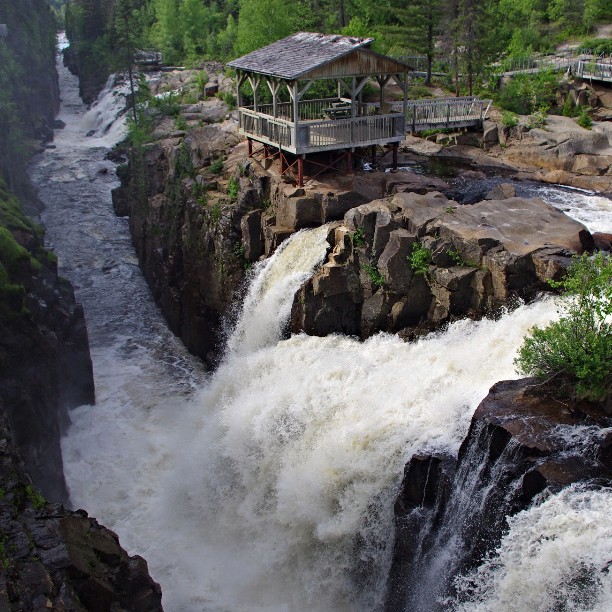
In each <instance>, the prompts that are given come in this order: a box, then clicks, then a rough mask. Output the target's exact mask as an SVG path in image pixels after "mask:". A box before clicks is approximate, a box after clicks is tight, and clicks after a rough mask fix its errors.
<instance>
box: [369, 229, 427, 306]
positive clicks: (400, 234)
mask: <svg viewBox="0 0 612 612" xmlns="http://www.w3.org/2000/svg"><path fill="white" fill-rule="evenodd" d="M416 242H417V238H416V236H414V235H413V234H411V233H410V232H409V231H408V230H405V229H398V230H394V231H392V232H391V233H390V235H389V241H388V242H387V245H386V246H385V250H384V251H383V253H382V255H381V256H380V258H379V260H378V270H379V272H380V273H381V274H382V276H383V278H384V279H385V284H386V285H387V286H388V287H389V289H390V290H391V291H394V292H395V293H398V294H404V293H407V292H408V291H409V289H410V285H411V282H412V278H413V276H414V274H413V272H412V268H410V266H409V265H408V256H409V255H410V253H411V251H412V246H413V245H414V244H415V243H416Z"/></svg>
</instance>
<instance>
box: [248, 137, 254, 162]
mask: <svg viewBox="0 0 612 612" xmlns="http://www.w3.org/2000/svg"><path fill="white" fill-rule="evenodd" d="M247 143H248V145H249V157H253V141H252V140H251V139H250V138H247Z"/></svg>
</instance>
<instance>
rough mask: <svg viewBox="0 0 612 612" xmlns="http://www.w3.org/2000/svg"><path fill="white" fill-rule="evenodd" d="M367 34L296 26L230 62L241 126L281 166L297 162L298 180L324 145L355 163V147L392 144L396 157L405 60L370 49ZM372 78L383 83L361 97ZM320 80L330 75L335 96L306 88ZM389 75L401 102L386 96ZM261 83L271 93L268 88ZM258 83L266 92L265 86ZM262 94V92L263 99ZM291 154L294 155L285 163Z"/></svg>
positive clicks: (402, 118)
mask: <svg viewBox="0 0 612 612" xmlns="http://www.w3.org/2000/svg"><path fill="white" fill-rule="evenodd" d="M372 41H373V39H372V38H365V39H364V38H354V37H349V36H337V35H329V34H316V33H310V32H299V33H297V34H293V35H292V36H288V37H287V38H284V39H282V40H279V41H277V42H275V43H272V44H271V45H268V46H267V47H263V48H262V49H258V50H257V51H253V52H252V53H249V54H248V55H244V56H243V57H240V58H238V59H235V60H233V61H232V62H229V64H228V65H229V66H230V67H231V68H234V69H235V70H236V72H237V74H238V79H237V81H238V112H239V125H240V131H241V132H242V133H243V134H245V135H246V136H247V138H248V141H249V155H252V154H253V146H252V141H257V142H260V143H262V145H263V148H264V150H265V152H266V155H267V154H268V151H269V150H270V149H272V150H274V151H276V153H275V154H278V155H279V156H280V158H281V172H283V173H284V172H285V171H286V170H287V169H288V168H289V167H292V166H293V165H294V164H296V163H297V167H298V183H299V184H300V185H302V184H303V176H304V160H305V159H306V156H307V155H311V156H312V154H315V153H319V152H323V151H329V152H330V157H331V155H332V153H333V152H337V154H338V156H339V157H338V156H337V157H336V159H335V161H336V162H337V161H338V159H340V158H342V157H346V161H347V168H348V170H349V172H350V169H351V168H352V153H353V152H354V150H355V148H357V147H368V146H372V147H374V146H377V145H380V146H382V145H391V147H392V150H393V164H394V166H396V165H397V146H398V143H399V142H401V141H402V140H403V138H404V135H405V117H406V109H407V97H406V93H407V88H408V75H407V73H408V72H409V71H410V67H409V66H408V65H407V64H404V63H403V62H400V61H397V60H394V59H392V58H390V57H386V56H384V55H381V54H379V53H376V52H374V51H372V50H371V49H370V48H369V45H370V44H371V43H372ZM371 79H376V81H377V82H378V84H379V87H380V98H379V101H378V102H377V103H375V104H372V103H370V104H365V103H364V102H363V100H362V93H363V88H364V87H365V85H366V83H368V81H370V80H371ZM317 81H335V87H334V86H332V87H331V88H328V90H331V91H334V94H335V95H334V97H325V98H321V97H319V98H317V97H316V96H310V97H309V96H308V95H307V94H308V92H309V90H310V89H311V87H312V85H313V84H314V83H315V82H317ZM390 81H394V82H395V83H397V85H398V86H399V87H400V89H401V91H403V103H402V110H401V111H400V110H399V109H398V110H397V111H392V110H391V109H390V108H389V107H388V105H386V104H385V86H386V85H387V83H389V82H390ZM245 83H248V84H249V85H250V89H251V91H252V103H251V104H245V100H244V96H243V95H242V92H241V87H242V86H243V85H244V84H245ZM266 88H267V89H268V90H269V95H265V94H264V93H263V92H266ZM262 90H263V92H262ZM264 96H265V99H264ZM287 154H290V155H292V156H295V157H296V158H297V159H296V160H295V161H294V162H293V163H291V164H289V162H288V156H287Z"/></svg>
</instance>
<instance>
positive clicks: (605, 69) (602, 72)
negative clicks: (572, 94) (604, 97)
mask: <svg viewBox="0 0 612 612" xmlns="http://www.w3.org/2000/svg"><path fill="white" fill-rule="evenodd" d="M576 75H577V76H579V77H580V78H582V79H595V80H596V81H612V64H607V63H601V62H588V61H580V62H578V63H577V64H576Z"/></svg>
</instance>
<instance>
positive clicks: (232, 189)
mask: <svg viewBox="0 0 612 612" xmlns="http://www.w3.org/2000/svg"><path fill="white" fill-rule="evenodd" d="M239 190H240V183H239V182H238V180H237V179H236V178H234V177H233V176H232V177H230V180H229V182H228V184H227V195H228V196H229V197H230V199H231V200H236V199H237V198H238V191H239Z"/></svg>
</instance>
